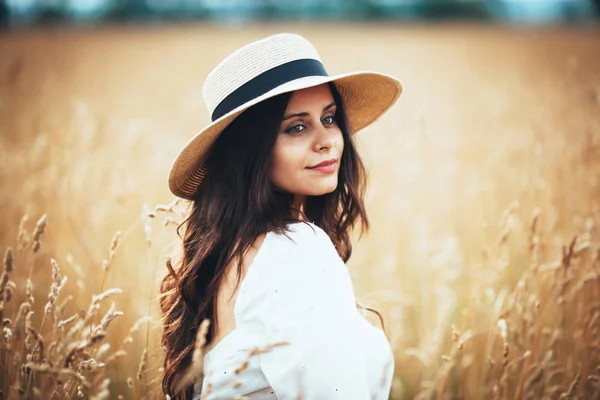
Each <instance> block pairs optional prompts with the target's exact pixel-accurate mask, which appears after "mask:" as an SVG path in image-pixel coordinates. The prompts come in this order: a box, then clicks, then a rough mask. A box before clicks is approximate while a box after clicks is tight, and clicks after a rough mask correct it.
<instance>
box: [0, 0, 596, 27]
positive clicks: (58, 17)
mask: <svg viewBox="0 0 600 400" xmlns="http://www.w3.org/2000/svg"><path fill="white" fill-rule="evenodd" d="M3 4H4V5H3V8H2V14H0V15H2V16H3V17H4V18H5V19H7V20H8V21H10V22H11V23H13V24H30V23H32V22H33V23H35V22H40V21H79V22H86V23H89V22H91V21H107V20H113V21H132V20H135V21H148V20H152V21H164V20H170V21H173V20H179V21H181V20H190V19H192V20H233V21H242V20H252V19H288V20H289V19H293V20H314V19H331V20H348V19H352V20H381V19H393V20H404V21H406V20H429V21H432V20H439V19H456V18H459V19H473V20H486V21H492V20H503V21H516V22H538V23H540V22H556V21H569V22H582V21H586V20H587V21H592V20H593V19H594V18H597V17H598V15H599V13H600V1H598V0H543V1H542V0H330V1H326V2H323V1H317V0H300V1H290V0H220V1H219V0H66V1H60V0H6V1H5V2H4V3H3Z"/></svg>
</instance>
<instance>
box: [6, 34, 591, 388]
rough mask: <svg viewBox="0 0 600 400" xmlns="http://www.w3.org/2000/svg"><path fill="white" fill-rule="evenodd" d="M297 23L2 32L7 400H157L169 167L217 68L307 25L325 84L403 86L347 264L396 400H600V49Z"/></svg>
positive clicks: (171, 245)
mask: <svg viewBox="0 0 600 400" xmlns="http://www.w3.org/2000/svg"><path fill="white" fill-rule="evenodd" d="M293 28H294V29H291V28H289V26H287V25H286V26H267V27H260V26H251V27H248V28H245V30H244V35H240V34H239V31H237V30H235V29H218V28H215V27H208V26H199V27H179V28H154V29H141V28H139V29H119V28H105V29H96V30H90V31H86V32H73V31H68V30H64V31H61V30H53V31H49V30H46V31H44V30H41V31H29V32H19V33H13V34H6V33H5V34H3V35H2V36H0V54H2V55H3V57H0V105H2V106H1V107H0V132H1V135H0V183H1V190H0V214H1V215H2V220H1V222H0V243H1V244H2V249H3V252H4V253H3V254H4V255H5V256H4V265H3V272H2V277H1V278H0V284H1V287H0V293H1V295H0V299H1V301H2V307H1V309H2V318H1V320H2V338H1V339H0V371H1V372H0V390H2V396H3V397H4V398H11V399H12V398H26V397H27V396H29V397H33V398H47V397H49V396H52V397H53V398H65V397H68V398H73V397H78V396H83V397H85V398H98V399H99V398H119V397H121V396H122V398H135V399H138V398H161V396H160V390H159V386H160V374H161V369H160V368H161V365H162V364H161V363H162V360H161V357H162V353H161V349H160V346H159V344H158V343H159V342H158V340H159V337H160V323H159V321H158V319H159V314H158V309H157V303H156V297H157V296H158V280H159V278H160V277H161V276H162V275H163V274H164V273H165V270H166V269H165V268H164V263H165V260H166V256H167V255H168V254H169V253H170V252H171V251H172V250H173V249H176V248H177V237H176V234H175V227H176V226H177V224H178V222H180V221H181V220H182V218H183V217H184V213H185V206H186V205H185V203H183V202H176V201H174V199H173V198H172V196H171V195H170V194H169V193H168V190H167V187H166V178H167V173H168V168H169V166H170V162H171V160H172V159H173V157H174V156H175V154H176V153H177V151H178V149H179V148H180V147H181V145H183V144H184V143H185V142H186V140H187V139H188V138H189V136H190V135H191V132H194V131H196V130H198V129H199V128H200V127H201V126H202V125H203V124H204V123H205V122H206V119H204V120H203V119H202V118H198V117H197V115H204V114H205V113H204V111H203V110H204V108H203V105H202V102H201V97H200V94H199V93H200V88H201V84H202V79H203V77H204V76H205V75H206V73H207V72H208V71H209V70H210V69H211V68H212V67H213V66H214V65H215V64H216V63H217V62H218V61H219V60H220V59H221V58H222V57H223V56H225V55H226V54H227V53H228V52H229V51H230V50H232V49H234V48H236V47H237V46H239V45H242V44H244V43H246V42H247V41H249V40H252V39H253V38H259V37H263V36H266V35H268V34H270V33H273V32H277V31H283V30H293V31H296V32H299V33H301V34H304V35H305V36H307V37H309V38H310V39H311V40H312V41H314V42H315V44H316V46H317V48H318V49H319V50H320V52H321V54H322V56H323V58H324V61H325V63H326V65H328V68H329V71H330V72H331V73H335V72H342V71H348V70H354V69H379V70H382V71H383V72H388V73H391V74H393V75H396V76H398V77H400V78H401V79H402V80H403V82H404V85H405V92H404V95H403V97H402V98H401V100H400V102H399V103H398V105H397V106H396V107H395V108H394V109H393V110H392V111H391V112H390V113H389V114H388V115H386V116H385V117H384V118H383V119H382V120H381V121H378V122H377V123H376V124H374V125H373V126H372V127H370V128H368V129H367V130H365V131H364V132H363V133H361V134H359V135H358V140H359V148H360V151H361V154H363V156H364V158H365V162H366V164H367V167H368V169H369V171H370V186H369V191H368V198H367V210H368V212H369V215H370V217H371V222H372V230H371V232H370V233H369V234H368V235H366V236H365V237H363V239H362V240H360V241H355V242H354V244H355V246H354V247H355V250H354V254H353V256H352V258H351V260H350V262H349V268H350V271H351V274H352V276H353V282H354V285H355V292H356V294H357V296H358V300H359V301H360V302H361V303H363V304H365V305H371V306H374V307H375V308H377V309H378V310H380V311H381V312H382V314H383V316H384V318H385V321H386V328H387V330H388V333H389V336H390V340H391V344H392V347H393V350H394V354H395V360H396V367H395V378H394V382H393V387H392V395H391V398H394V399H409V398H419V399H460V398H463V399H481V398H498V399H521V398H535V399H538V398H544V399H559V398H597V397H599V393H598V392H599V391H600V371H599V368H600V360H599V357H600V354H598V349H599V348H600V347H599V346H600V343H599V340H600V339H599V338H600V335H598V329H599V328H600V295H599V293H598V290H599V283H600V282H599V280H598V279H599V278H598V274H599V273H600V253H599V247H600V241H599V239H598V222H599V217H600V214H599V213H600V200H599V199H600V196H599V195H600V189H599V188H600V162H599V161H598V160H600V112H599V111H600V71H598V69H597V68H596V67H595V66H597V65H598V62H599V61H600V60H599V59H598V58H599V57H600V56H599V55H598V54H597V52H594V51H593V50H594V49H596V48H598V45H599V43H598V35H594V32H593V31H591V32H586V31H583V30H581V31H574V30H565V29H563V30H560V29H548V30H545V31H520V32H516V31H508V30H503V29H500V28H489V27H473V26H470V27H469V26H467V27H465V26H437V27H428V28H421V27H404V28H400V27H397V26H371V25H361V26H359V27H357V26H351V25H348V26H337V27H329V26H306V25H304V26H303V25H297V26H294V27H293ZM216 37H218V38H220V40H219V41H215V38H216ZM340 38H343V40H340ZM365 54H369V57H364V55H365ZM440 65H443V66H444V69H443V70H442V69H440V68H439V66H440ZM150 204H158V205H157V206H151V205H150ZM162 204H165V205H162ZM198 357H201V354H198Z"/></svg>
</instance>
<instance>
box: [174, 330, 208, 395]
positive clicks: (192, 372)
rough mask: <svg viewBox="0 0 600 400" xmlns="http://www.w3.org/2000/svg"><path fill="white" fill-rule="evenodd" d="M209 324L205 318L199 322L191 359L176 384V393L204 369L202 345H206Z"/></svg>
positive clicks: (190, 382) (193, 380)
mask: <svg viewBox="0 0 600 400" xmlns="http://www.w3.org/2000/svg"><path fill="white" fill-rule="evenodd" d="M209 326H210V320H209V319H205V320H203V321H202V322H201V323H200V326H199V327H198V331H197V332H196V341H195V343H194V352H193V353H192V361H191V364H190V366H189V367H188V369H187V371H185V373H184V374H183V377H182V378H181V380H180V381H179V383H178V384H177V387H176V389H175V391H176V392H177V393H179V392H181V391H183V390H185V389H186V388H187V387H188V386H190V385H192V384H193V383H194V382H195V381H196V380H197V379H198V377H200V376H201V375H202V372H203V370H204V347H205V346H206V335H207V333H208V328H209Z"/></svg>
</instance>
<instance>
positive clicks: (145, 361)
mask: <svg viewBox="0 0 600 400" xmlns="http://www.w3.org/2000/svg"><path fill="white" fill-rule="evenodd" d="M147 366H148V350H146V349H145V350H144V352H143V353H142V359H141V360H140V366H139V367H138V371H137V375H136V377H137V380H138V381H141V380H142V379H143V378H144V375H145V374H146V367H147Z"/></svg>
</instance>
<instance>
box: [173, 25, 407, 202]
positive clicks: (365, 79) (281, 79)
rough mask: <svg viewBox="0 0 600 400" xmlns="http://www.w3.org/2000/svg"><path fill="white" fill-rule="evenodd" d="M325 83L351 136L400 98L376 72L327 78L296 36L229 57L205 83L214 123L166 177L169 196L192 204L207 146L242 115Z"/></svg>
mask: <svg viewBox="0 0 600 400" xmlns="http://www.w3.org/2000/svg"><path fill="white" fill-rule="evenodd" d="M328 82H333V83H334V84H335V86H336V87H337V89H338V91H339V92H340V95H341V97H342V99H343V102H344V106H345V108H346V113H347V115H348V122H349V124H350V131H351V132H352V133H353V134H354V133H356V132H358V131H359V130H360V129H362V128H364V127H366V126H367V125H369V124H371V123H372V122H374V121H375V120H377V118H379V117H380V116H381V115H382V114H383V113H384V112H385V111H386V110H387V109H388V108H390V107H391V106H392V104H394V102H395V101H396V100H397V99H398V97H399V96H400V93H402V85H401V83H400V82H399V81H398V80H396V79H395V78H392V77H391V76H388V75H384V74H380V73H377V72H371V71H364V72H352V73H347V74H341V75H334V76H329V75H327V72H326V71H325V67H324V66H323V64H322V63H321V59H320V57H319V54H318V53H317V51H316V49H315V48H314V47H313V45H312V44H311V43H310V42H309V41H308V40H306V39H305V38H303V37H302V36H299V35H295V34H290V33H282V34H278V35H273V36H269V37H267V38H265V39H261V40H258V41H256V42H253V43H250V44H248V45H246V46H244V47H242V48H240V49H238V50H236V51H235V52H233V53H232V54H231V55H229V56H228V57H227V58H225V59H224V60H223V61H222V62H221V63H220V64H219V65H217V67H216V68H215V69H214V70H213V71H212V72H211V73H210V74H209V75H208V77H207V78H206V81H205V82H204V90H203V94H204V101H205V102H206V106H207V107H208V112H209V114H210V115H211V119H212V122H211V123H210V124H209V125H208V126H207V127H205V128H204V129H203V130H202V131H200V132H199V133H197V134H196V135H195V136H194V137H193V138H192V139H191V140H190V141H189V142H188V143H187V144H186V145H185V146H184V148H183V149H182V150H181V152H180V153H179V155H178V156H177V158H176V159H175V162H174V163H173V165H172V167H171V172H170V174H169V189H170V190H171V192H173V194H175V195H176V196H179V197H181V198H184V199H190V200H191V199H192V198H193V196H194V194H195V193H196V190H197V188H198V185H199V184H200V182H201V181H202V179H203V178H204V176H205V174H206V170H207V168H206V159H207V156H208V152H209V150H210V146H211V145H212V144H213V143H214V142H215V140H216V139H217V137H218V136H219V134H220V133H221V132H222V131H223V130H224V129H225V128H226V127H227V126H228V125H229V124H230V123H231V122H232V121H233V120H234V119H235V118H237V117H238V116H239V115H240V114H242V113H243V112H244V111H245V110H247V109H248V108H250V107H251V106H253V105H255V104H257V103H259V102H261V101H263V100H266V99H268V98H271V97H274V96H277V95H279V94H282V93H286V92H292V91H295V90H299V89H305V88H308V87H312V86H318V85H321V84H323V83H328Z"/></svg>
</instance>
